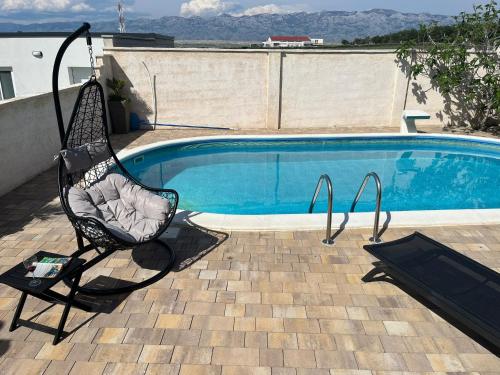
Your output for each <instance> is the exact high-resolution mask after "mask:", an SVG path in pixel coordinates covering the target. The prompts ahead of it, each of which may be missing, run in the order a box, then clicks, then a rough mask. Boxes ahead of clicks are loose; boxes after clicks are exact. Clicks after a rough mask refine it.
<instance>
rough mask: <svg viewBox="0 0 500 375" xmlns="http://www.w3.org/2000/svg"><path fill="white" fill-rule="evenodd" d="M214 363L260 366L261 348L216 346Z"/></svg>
mask: <svg viewBox="0 0 500 375" xmlns="http://www.w3.org/2000/svg"><path fill="white" fill-rule="evenodd" d="M212 364H215V365H225V366H258V365H259V349H255V348H222V347H217V348H214V352H213V357H212Z"/></svg>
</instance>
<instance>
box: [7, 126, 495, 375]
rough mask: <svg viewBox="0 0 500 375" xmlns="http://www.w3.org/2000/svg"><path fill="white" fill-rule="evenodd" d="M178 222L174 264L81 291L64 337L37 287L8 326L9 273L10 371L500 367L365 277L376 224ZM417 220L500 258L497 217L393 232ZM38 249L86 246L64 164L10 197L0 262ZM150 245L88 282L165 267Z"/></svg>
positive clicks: (456, 242) (103, 266) (133, 141)
mask: <svg viewBox="0 0 500 375" xmlns="http://www.w3.org/2000/svg"><path fill="white" fill-rule="evenodd" d="M339 131H342V130H339ZM377 131H378V129H377ZM330 132H331V131H330ZM255 133H263V132H262V131H256V132H255ZM201 134H220V133H215V132H209V131H192V130H190V131H186V130H172V131H165V132H163V131H161V132H154V133H153V132H137V133H131V134H129V135H125V136H119V137H114V138H113V141H114V142H116V144H117V145H120V146H121V147H125V146H126V147H135V146H137V145H140V144H146V143H151V142H154V141H157V140H161V139H168V138H178V137H185V136H193V135H201ZM179 229H180V230H179V233H178V235H177V237H176V238H175V239H171V240H169V241H170V244H171V245H172V246H173V248H174V249H175V251H176V253H177V262H176V265H175V267H174V270H173V272H171V273H170V274H169V275H167V276H166V277H165V278H164V279H162V280H161V281H159V282H158V283H156V284H153V285H151V286H150V287H148V288H146V289H143V290H140V291H136V292H134V293H132V294H130V295H126V296H115V297H112V298H110V297H104V298H92V299H91V298H88V297H82V299H86V300H87V301H88V302H91V303H93V304H94V305H95V312H92V313H86V312H82V311H79V310H77V309H72V310H71V313H70V317H69V319H68V324H67V326H66V332H68V336H67V337H66V338H65V339H64V340H63V341H62V342H61V343H60V344H59V345H57V346H53V345H52V343H51V342H52V336H51V335H52V330H51V328H50V327H52V328H53V327H55V326H56V324H57V322H58V319H59V316H60V313H61V311H62V308H61V306H54V307H50V305H49V304H47V303H45V302H40V301H38V300H34V299H31V298H29V299H28V301H27V304H26V307H25V311H24V312H23V315H22V319H24V320H26V321H27V322H26V323H25V325H26V326H23V327H21V328H18V329H17V330H16V331H14V332H12V333H11V332H8V326H9V324H10V320H11V318H12V315H13V309H14V308H15V306H16V304H17V300H18V298H19V293H18V292H16V291H14V290H13V289H10V288H8V287H5V286H3V285H2V286H0V325H1V327H0V374H68V373H69V374H72V375H73V374H85V375H90V374H179V373H180V374H224V375H228V374H273V375H275V374H279V375H282V374H283V375H285V374H286V375H288V374H293V375H295V374H297V375H299V374H319V375H322V374H363V375H365V374H366V375H368V374H401V373H459V372H460V373H463V372H468V373H471V374H472V373H474V374H478V373H480V374H498V373H500V360H499V359H498V358H497V357H496V356H495V355H494V354H491V353H490V352H489V351H488V350H487V349H485V348H484V347H482V346H481V345H480V344H478V343H477V342H476V341H474V340H473V339H471V338H469V337H468V336H467V335H465V334H464V333H462V332H461V331H460V330H459V329H457V328H455V327H454V326H453V325H450V324H449V323H447V322H446V321H445V320H444V319H443V318H442V317H440V315H438V314H437V313H436V312H435V311H433V310H431V309H429V308H428V307H426V306H424V305H423V304H422V303H421V302H419V301H417V300H416V299H414V298H412V297H411V296H410V295H408V294H407V293H406V292H405V291H403V290H402V289H400V288H399V287H397V286H395V285H393V284H389V283H383V282H375V283H369V284H366V283H363V282H362V281H361V277H362V276H363V275H365V274H366V273H367V272H368V271H370V270H371V269H372V267H373V266H372V262H374V261H375V259H374V258H372V257H371V256H370V255H369V254H368V253H367V252H366V251H364V250H363V249H362V246H363V245H364V244H366V243H367V239H368V238H369V237H370V235H371V230H370V229H357V230H353V229H351V230H345V231H343V232H342V233H341V234H340V236H339V237H338V238H337V241H336V244H335V246H334V247H324V246H322V245H321V242H320V240H321V239H322V237H323V235H324V233H323V232H260V233H259V232H253V233H251V232H233V233H222V232H215V231H211V230H207V229H204V228H196V227H180V228H179ZM414 230H420V231H422V232H423V233H424V234H426V235H429V236H431V237H433V238H435V239H436V240H438V241H441V242H443V243H445V244H447V245H449V246H451V247H453V248H454V249H456V250H458V251H460V252H462V253H463V254H465V255H467V256H469V257H471V258H473V259H475V260H477V261H479V262H481V263H482V264H484V265H486V266H488V267H490V268H493V269H495V270H496V271H499V270H500V225H496V226H469V227H463V226H462V227H440V228H432V227H428V228H404V229H401V228H399V229H398V228H389V229H388V230H387V231H386V232H385V233H384V235H383V238H384V239H385V240H386V241H388V240H391V239H395V238H399V237H401V236H404V235H407V234H409V233H411V232H413V231H414ZM37 249H44V250H47V251H53V252H59V253H61V254H69V253H71V252H72V251H74V249H76V241H75V238H74V232H73V230H72V228H71V226H70V224H69V222H68V221H67V220H66V217H65V216H64V215H63V214H62V212H61V210H60V208H59V201H58V197H57V189H56V176H55V170H54V169H52V170H50V171H48V172H44V173H42V174H41V175H39V176H37V177H36V178H35V179H33V180H31V181H29V182H28V183H26V184H25V185H23V186H21V187H19V188H17V189H15V190H14V191H12V192H10V193H8V194H7V195H4V196H3V197H0V270H1V271H2V272H3V271H5V270H7V269H8V268H10V267H12V265H14V264H17V263H19V262H21V261H22V259H23V258H24V257H26V256H27V255H29V254H32V253H34V252H35V251H36V250H37ZM149 255H151V256H154V249H138V250H134V251H131V250H129V251H124V252H120V253H117V254H116V256H115V257H113V258H108V259H107V260H105V261H103V262H102V263H100V264H99V265H98V266H96V267H94V268H93V269H92V270H91V271H90V272H87V273H86V274H85V280H84V282H91V283H96V282H101V283H104V284H109V283H111V284H112V283H115V282H117V281H116V280H117V279H118V278H121V279H127V280H131V281H139V280H141V279H143V278H145V277H147V276H148V275H149V274H150V273H151V272H154V268H155V264H154V262H153V263H151V262H143V261H141V260H144V259H143V258H148V256H149ZM138 264H140V265H138ZM96 278H97V281H96V280H93V281H92V279H96ZM64 288H65V287H63V286H61V289H62V290H64ZM49 307H50V308H49ZM42 311H43V313H41V312H42ZM47 327H49V328H47Z"/></svg>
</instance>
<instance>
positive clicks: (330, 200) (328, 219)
mask: <svg viewBox="0 0 500 375" xmlns="http://www.w3.org/2000/svg"><path fill="white" fill-rule="evenodd" d="M323 181H326V186H327V188H328V214H327V217H326V237H325V239H324V240H323V243H324V244H325V245H326V246H333V243H334V241H333V239H332V212H333V184H332V180H331V179H330V176H328V175H327V174H323V175H321V176H320V178H319V180H318V184H317V185H316V190H315V191H314V196H313V199H312V200H311V204H310V205H309V213H310V214H312V212H313V209H314V205H315V204H316V199H318V195H319V192H320V191H321V187H322V186H323Z"/></svg>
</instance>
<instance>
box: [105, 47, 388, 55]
mask: <svg viewBox="0 0 500 375" xmlns="http://www.w3.org/2000/svg"><path fill="white" fill-rule="evenodd" d="M103 51H104V53H106V52H121V51H127V52H134V51H136V52H206V53H264V54H267V53H280V52H283V53H287V54H360V55H366V54H393V55H395V54H396V50H395V49H352V50H351V49H309V48H308V49H301V48H272V49H261V48H259V49H252V48H245V49H242V48H241V49H239V48H196V47H187V48H183V47H175V48H166V47H162V48H158V47H104V48H103Z"/></svg>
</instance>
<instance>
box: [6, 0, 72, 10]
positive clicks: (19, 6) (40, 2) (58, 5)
mask: <svg viewBox="0 0 500 375" xmlns="http://www.w3.org/2000/svg"><path fill="white" fill-rule="evenodd" d="M70 4H71V2H70V0H4V1H3V2H2V6H1V8H0V9H2V10H11V11H12V10H14V11H15V10H31V9H32V10H37V11H60V10H64V9H67V8H68V7H69V5H70Z"/></svg>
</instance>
